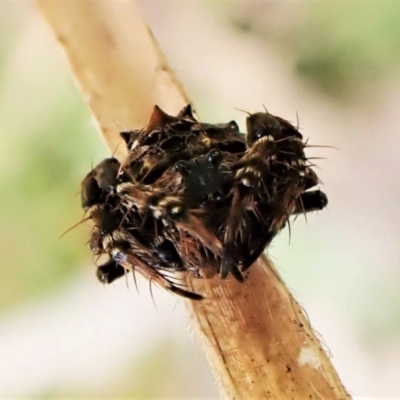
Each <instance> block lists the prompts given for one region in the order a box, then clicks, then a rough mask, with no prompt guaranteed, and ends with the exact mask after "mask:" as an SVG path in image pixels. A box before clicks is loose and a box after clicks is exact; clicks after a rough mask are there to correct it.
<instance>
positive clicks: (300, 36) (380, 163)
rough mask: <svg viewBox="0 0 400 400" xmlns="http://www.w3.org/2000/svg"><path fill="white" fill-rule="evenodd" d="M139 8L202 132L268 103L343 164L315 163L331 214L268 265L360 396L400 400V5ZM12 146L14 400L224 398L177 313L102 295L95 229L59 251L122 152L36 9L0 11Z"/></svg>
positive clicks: (160, 297) (8, 350)
mask: <svg viewBox="0 0 400 400" xmlns="http://www.w3.org/2000/svg"><path fill="white" fill-rule="evenodd" d="M140 5H141V7H142V9H143V13H144V14H145V16H146V18H147V19H148V21H149V24H150V26H151V27H152V29H153V31H154V33H155V35H156V37H157V39H158V40H159V41H160V43H161V47H162V48H163V50H164V52H165V53H166V55H167V58H168V59H169V61H170V63H171V64H172V66H173V68H174V70H175V72H176V74H177V75H178V77H179V78H180V79H182V81H183V83H184V85H185V87H186V89H187V91H188V93H189V95H190V97H191V98H192V99H193V101H194V104H195V106H196V108H197V110H198V111H199V113H200V115H201V116H202V117H203V119H208V120H210V121H212V122H222V121H229V120H231V119H232V118H233V119H235V120H237V122H238V123H239V124H240V125H241V126H242V128H243V129H244V119H245V115H244V114H243V113H240V112H238V111H236V110H235V108H240V109H246V110H249V111H252V112H254V111H259V110H262V105H263V104H264V105H266V107H267V108H268V110H270V111H271V112H272V113H273V114H277V115H280V116H282V117H284V118H287V119H289V120H292V121H296V113H298V115H299V118H300V126H301V128H303V129H302V132H303V133H304V134H305V135H306V137H307V136H308V135H309V136H310V142H312V143H314V144H326V145H333V146H337V147H339V148H340V150H339V151H333V150H326V149H313V151H312V153H313V154H312V155H316V156H322V157H327V160H326V161H321V162H320V163H319V164H320V166H321V168H322V170H321V171H319V175H320V176H321V177H322V180H323V181H324V184H325V185H324V187H323V190H324V191H326V193H327V194H328V196H329V198H330V204H329V207H328V208H329V211H324V212H323V213H319V215H313V216H310V217H309V218H308V223H307V224H306V223H305V221H304V220H302V219H301V218H299V219H298V221H296V223H295V224H293V227H292V238H291V243H290V245H289V239H288V234H287V232H283V233H282V234H281V235H280V236H279V237H278V239H277V240H276V241H275V242H274V243H273V245H272V246H271V249H270V251H269V254H270V255H271V257H272V259H273V260H274V261H275V262H276V264H277V266H278V267H279V268H280V271H281V273H282V275H283V277H284V279H285V280H286V281H287V282H288V284H289V286H290V287H291V288H292V289H293V291H294V292H295V294H296V296H297V298H298V299H299V300H300V302H301V303H302V304H303V305H304V307H305V309H306V310H307V311H308V313H309V315H310V318H311V321H312V323H313V326H315V328H316V329H317V331H319V332H320V333H321V335H322V336H323V337H324V339H325V342H326V343H327V345H328V347H329V348H330V350H331V352H332V353H333V356H334V359H333V360H334V364H335V365H336V366H337V368H338V372H339V374H340V375H341V377H342V380H343V382H344V384H345V385H346V386H347V387H348V388H349V390H350V391H351V392H352V393H353V394H354V395H358V396H371V397H372V396H375V397H376V398H383V397H384V396H399V398H400V383H399V380H398V376H399V375H400V367H399V365H400V283H399V282H400V268H399V260H400V246H399V239H400V234H399V225H400V224H399V222H400V221H399V211H398V200H399V198H400V191H399V175H400V170H399V166H400V163H399V157H398V154H399V151H400V140H399V134H398V131H399V126H400V114H399V111H398V104H399V100H400V94H399V93H400V91H399V90H400V73H399V72H400V69H399V65H400V3H398V2H395V1H393V2H384V3H372V2H365V3H364V2H324V1H322V2H305V1H298V2H283V3H278V2H269V1H257V2H255V1H250V2H246V1H233V0H232V1H220V2H212V1H191V0H186V1H174V2H173V1H164V2H155V1H148V2H145V1H141V2H140ZM119 130H120V127H119V126H118V121H116V126H115V133H116V134H118V131H119ZM0 134H1V146H0V152H1V157H2V160H3V168H2V169H1V171H0V193H2V195H1V196H0V202H1V203H0V204H1V206H0V226H1V230H0V246H1V247H0V248H1V254H3V256H5V257H3V263H2V268H1V271H2V273H1V279H0V397H5V396H14V397H15V396H23V397H25V398H26V397H38V398H57V397H60V396H64V397H65V396H67V397H75V396H100V395H101V396H106V397H110V398H112V397H115V396H127V397H131V398H179V397H181V398H217V391H216V388H215V387H214V382H213V378H212V376H211V374H210V372H209V371H208V367H207V365H206V362H205V360H204V356H203V354H202V351H201V349H200V348H199V345H198V344H197V342H196V340H193V341H191V339H189V336H190V335H188V334H187V332H186V325H187V321H186V316H185V312H184V309H183V307H182V305H181V304H179V305H177V304H178V303H179V301H178V300H177V299H175V298H172V297H171V296H170V295H168V294H165V293H162V292H159V293H158V292H157V293H156V302H157V305H159V303H161V307H159V309H158V310H156V309H155V307H154V306H153V304H152V302H151V300H150V299H149V296H148V293H147V292H148V290H147V285H146V284H144V283H143V282H142V283H141V287H140V289H141V292H140V296H138V295H137V294H136V292H135V290H134V289H132V287H131V288H130V289H128V290H127V289H126V283H125V282H120V283H117V284H115V285H112V286H111V287H107V288H105V289H103V288H102V287H101V286H100V285H99V284H97V283H96V282H95V278H94V267H93V266H91V265H90V264H91V256H90V253H89V250H88V249H87V248H86V247H85V246H84V243H85V242H86V241H87V235H88V227H87V226H86V227H85V226H84V225H83V226H81V227H79V228H76V229H75V230H73V231H72V232H71V233H69V234H68V235H66V236H65V237H63V238H62V239H61V240H59V239H58V237H59V236H60V234H61V233H62V232H63V231H64V230H66V229H67V228H68V227H69V226H71V225H72V224H74V223H75V222H77V221H79V220H80V219H81V218H82V215H83V213H82V211H81V209H80V206H79V197H78V196H77V194H78V192H79V185H80V181H81V179H82V177H83V176H84V175H85V174H86V173H87V171H88V170H89V169H90V168H91V165H92V164H96V163H98V162H99V161H100V160H101V159H102V158H105V157H107V156H108V155H109V150H108V149H107V148H106V146H105V145H104V143H103V141H102V139H101V138H100V136H99V135H98V133H97V132H96V130H95V127H94V125H93V123H92V121H91V118H90V115H89V112H88V109H87V107H86V106H85V104H84V102H83V100H82V97H81V95H80V93H79V92H78V90H77V89H76V88H75V86H74V84H73V82H72V79H71V77H70V75H69V71H68V68H67V63H66V60H65V59H64V57H63V54H62V52H61V51H60V49H59V48H58V46H57V44H56V43H55V40H54V38H53V37H52V33H51V32H50V30H49V29H48V27H47V26H46V24H45V23H44V21H43V20H42V18H41V16H40V14H39V12H38V10H37V9H36V8H35V4H34V3H33V2H30V1H23V0H21V1H18V2H14V1H12V0H9V1H7V0H4V1H2V2H0ZM131 286H132V285H131ZM188 366H190V368H189V367H188Z"/></svg>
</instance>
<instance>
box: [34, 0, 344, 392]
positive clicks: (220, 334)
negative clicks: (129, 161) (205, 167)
mask: <svg viewBox="0 0 400 400" xmlns="http://www.w3.org/2000/svg"><path fill="white" fill-rule="evenodd" d="M38 4H39V6H40V8H41V10H42V12H43V14H44V15H45V17H46V19H47V20H48V21H49V23H50V26H51V28H52V29H53V31H54V33H55V35H56V37H57V39H58V40H59V42H60V44H61V45H62V46H63V48H64V50H65V51H66V53H67V57H68V60H69V62H70V65H71V67H72V70H73V74H74V77H75V79H76V81H77V82H78V84H79V86H80V88H81V90H82V92H83V95H84V97H85V99H86V101H87V103H88V106H89V107H90V109H91V111H92V113H93V115H94V117H95V120H96V121H97V122H98V124H99V127H100V131H101V132H102V134H103V135H104V137H105V140H106V141H107V143H108V144H109V146H110V148H111V149H112V150H114V149H115V147H116V146H117V144H118V142H119V141H120V139H119V135H118V132H119V131H120V130H122V129H135V128H139V127H143V126H144V125H146V123H147V122H148V119H149V116H150V112H151V110H152V108H153V106H154V104H158V105H159V106H160V107H161V108H163V109H164V110H165V111H167V112H169V113H172V114H174V113H176V112H177V111H178V110H179V109H180V108H181V107H182V106H183V105H184V104H186V103H187V102H188V100H187V98H186V96H185V94H184V92H183V90H182V88H181V86H180V85H179V83H178V81H177V79H176V78H175V76H174V74H173V73H172V71H171V70H170V68H169V67H168V65H167V63H166V61H165V59H164V57H163V56H162V54H161V52H160V51H159V48H158V46H157V44H156V42H155V41H154V38H153V37H152V35H151V33H150V31H149V30H148V28H147V27H146V25H145V23H144V21H143V19H142V17H141V15H140V13H139V12H138V10H137V8H136V6H135V4H134V2H132V1H129V0H120V1H96V2H95V1H86V0H68V1H54V0H38ZM123 150H124V149H123V146H121V147H120V148H119V156H120V157H123V156H124V151H123ZM188 283H189V284H190V285H192V287H193V288H194V290H195V291H196V292H199V293H202V294H205V295H206V297H207V298H206V300H203V301H200V302H190V301H187V302H186V304H187V306H188V309H189V310H190V312H191V315H192V319H193V322H194V323H195V324H196V325H197V326H198V327H199V331H200V335H201V337H202V342H203V346H204V349H205V352H206V354H207V357H208V359H209V361H210V363H211V366H212V368H213V371H214V373H215V376H216V378H217V381H218V383H219V385H220V387H221V389H222V390H223V393H224V394H225V395H226V396H227V397H228V398H230V399H279V400H285V399H300V400H301V399H349V398H350V396H349V394H348V393H347V392H346V390H345V388H344V387H343V385H342V383H341V382H340V379H339V377H338V375H337V373H336V371H335V369H334V368H333V366H332V364H331V362H330V360H329V358H328V357H327V355H326V353H325V352H324V350H323V348H322V346H321V344H320V342H319V340H318V339H317V337H316V336H315V334H314V332H313V330H312V328H311V327H310V324H309V322H308V319H307V318H306V316H305V313H304V312H303V310H302V309H301V307H299V305H298V303H297V302H296V301H295V300H294V299H293V297H292V296H291V294H290V293H289V291H288V290H287V288H286V286H285V284H284V283H283V282H282V280H281V279H280V277H279V275H278V274H277V272H276V271H275V269H274V267H273V265H272V264H271V262H270V261H269V260H268V259H267V258H266V257H260V259H259V260H258V261H257V263H256V265H254V266H253V267H252V268H251V269H250V273H249V277H248V279H247V280H246V282H245V283H244V284H240V283H237V282H236V281H233V280H230V279H228V280H226V281H221V280H220V279H219V278H218V277H216V278H214V279H212V280H209V281H202V280H190V281H189V282H188Z"/></svg>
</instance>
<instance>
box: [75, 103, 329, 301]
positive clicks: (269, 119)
mask: <svg viewBox="0 0 400 400" xmlns="http://www.w3.org/2000/svg"><path fill="white" fill-rule="evenodd" d="M121 137H122V139H123V140H124V142H125V144H126V146H127V149H128V156H127V158H126V159H125V160H123V162H122V163H120V162H119V161H118V160H116V159H115V158H109V159H106V160H104V161H102V162H101V163H100V164H99V165H97V166H96V167H95V168H94V169H93V170H92V171H90V172H89V173H88V174H87V176H86V177H85V178H84V180H83V181H82V184H81V200H82V207H83V208H84V210H85V211H86V212H88V214H89V218H90V219H91V220H92V221H93V229H92V233H91V238H90V241H89V245H90V249H91V251H92V252H93V254H94V255H101V254H104V253H105V254H107V255H108V256H109V260H108V261H107V262H106V263H104V264H102V265H100V266H98V267H97V274H96V275H97V278H98V279H99V280H100V281H101V282H103V283H111V282H113V281H114V280H115V279H118V278H120V277H121V276H123V275H125V273H128V272H129V271H131V272H133V273H135V272H139V273H140V274H142V275H143V276H145V277H146V278H147V279H149V280H151V281H154V282H155V283H157V284H159V285H160V286H162V287H164V288H165V289H167V290H168V291H170V292H173V293H176V294H178V295H181V296H184V297H187V298H190V299H193V300H199V299H201V298H202V296H201V295H200V294H197V293H193V292H190V291H188V290H185V289H184V288H183V287H182V284H181V283H180V281H179V280H176V279H175V277H174V276H173V273H174V272H178V271H179V272H185V273H188V274H191V275H193V276H194V277H196V278H203V279H207V278H210V277H213V276H215V275H217V274H219V275H220V277H221V278H222V279H223V278H226V277H227V276H228V275H229V274H231V275H232V276H233V277H234V278H236V279H237V280H238V281H243V280H244V276H243V272H244V271H246V270H247V269H248V268H249V267H250V266H251V265H252V264H253V263H254V262H255V261H256V259H257V258H258V257H259V256H260V255H261V253H262V252H263V251H264V250H265V249H266V248H267V247H268V246H269V244H270V243H271V241H272V239H273V238H274V237H275V236H276V234H277V233H278V232H279V231H280V230H281V229H282V228H283V227H284V226H285V224H286V223H287V222H288V220H289V218H290V216H291V215H293V214H299V213H307V212H310V211H316V210H322V209H323V208H324V207H325V206H326V205H327V197H326V195H325V194H324V193H323V192H321V191H320V190H310V189H312V188H314V187H315V186H316V185H317V184H318V183H319V180H318V177H317V175H316V173H315V172H314V171H313V169H312V166H311V165H310V164H309V163H308V160H307V158H306V156H305V153H304V150H305V148H306V147H307V145H306V143H304V142H303V137H302V135H301V134H300V133H299V131H298V129H297V128H296V127H294V126H293V125H292V124H290V123H289V122H288V121H286V120H284V119H282V118H279V117H276V116H274V115H272V114H270V113H268V112H262V113H255V114H249V116H248V118H247V135H244V134H242V133H240V131H239V128H238V125H237V124H236V122H235V121H230V122H228V123H225V124H208V123H201V122H199V121H197V120H196V118H195V117H194V115H193V113H192V109H191V106H190V105H188V106H186V107H185V108H184V109H183V110H181V111H180V112H179V114H178V115H177V116H170V115H168V114H166V113H165V112H163V111H162V110H161V109H160V108H159V107H157V106H155V107H154V111H153V113H152V115H151V118H150V121H149V123H148V126H147V127H146V128H144V129H142V130H135V131H128V132H122V133H121Z"/></svg>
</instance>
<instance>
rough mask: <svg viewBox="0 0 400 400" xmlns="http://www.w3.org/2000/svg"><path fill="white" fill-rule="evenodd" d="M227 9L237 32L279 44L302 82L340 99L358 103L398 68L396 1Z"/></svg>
mask: <svg viewBox="0 0 400 400" xmlns="http://www.w3.org/2000/svg"><path fill="white" fill-rule="evenodd" d="M228 4H229V6H228ZM225 6H226V8H225V7H224V8H221V11H222V12H224V13H226V14H227V15H229V16H230V21H231V23H232V24H234V26H236V27H237V28H238V29H241V30H242V31H245V32H253V33H254V34H256V35H257V36H258V37H260V38H261V39H264V40H267V41H269V42H273V43H275V44H276V46H277V48H278V49H279V51H280V52H282V53H286V57H287V58H289V59H290V60H291V66H292V68H293V70H294V71H295V72H296V73H297V74H298V75H299V76H301V77H302V78H305V79H307V80H308V81H309V82H311V83H313V84H314V85H316V86H317V87H318V88H320V89H321V90H323V91H324V92H326V93H327V94H329V95H332V96H335V97H338V98H342V99H343V98H354V97H357V95H360V94H362V93H363V92H362V88H363V86H364V85H366V84H371V83H373V82H382V81H384V79H385V78H386V77H387V76H388V75H391V74H392V73H393V72H394V69H395V68H396V67H397V66H398V65H399V63H400V24H399V21H400V3H399V2H396V1H388V2H367V3H365V4H364V5H363V4H362V3H360V2H352V1H350V2H347V1H337V2H330V1H329V2H324V1H322V2H316V1H315V2H302V1H300V2H281V3H277V2H262V1H260V2H248V3H245V2H238V4H236V6H233V7H232V3H226V4H225ZM289 9H290V10H289ZM360 92H361V93H360Z"/></svg>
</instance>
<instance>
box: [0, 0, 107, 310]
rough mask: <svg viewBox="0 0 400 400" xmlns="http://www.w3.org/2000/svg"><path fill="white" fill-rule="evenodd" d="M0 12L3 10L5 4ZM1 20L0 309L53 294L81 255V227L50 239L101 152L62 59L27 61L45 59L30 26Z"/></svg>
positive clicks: (69, 214) (70, 214)
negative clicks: (45, 77)
mask: <svg viewBox="0 0 400 400" xmlns="http://www.w3.org/2000/svg"><path fill="white" fill-rule="evenodd" d="M1 8H3V9H4V10H3V11H4V12H7V3H5V4H4V3H3V4H2V5H1ZM3 15H4V14H3ZM2 21H4V24H3V23H2V24H0V31H6V32H7V35H0V38H1V39H0V134H1V137H2V146H1V150H0V154H1V156H2V160H3V162H2V171H1V172H0V177H1V179H0V192H1V193H2V196H1V200H0V226H1V230H0V251H1V254H2V266H3V267H2V273H1V280H0V309H1V308H4V307H9V306H11V305H12V304H14V303H15V302H20V301H21V300H25V299H26V298H27V297H30V296H36V295H38V294H44V293H46V292H47V291H49V290H55V289H56V288H57V287H58V286H59V285H60V284H61V283H62V282H64V281H65V280H66V279H67V278H68V277H70V276H71V275H72V274H73V273H74V271H76V268H77V267H78V266H79V264H80V262H79V261H83V260H84V258H85V254H86V257H87V253H86V252H84V247H83V246H82V243H83V242H84V240H85V239H84V236H83V235H82V234H81V233H83V232H85V230H84V229H81V230H79V229H77V230H75V231H74V233H72V234H70V235H69V236H66V237H65V238H63V239H61V240H58V237H59V236H60V234H61V233H62V232H63V231H64V230H65V229H66V228H68V227H69V226H71V225H72V224H73V223H74V222H77V221H79V219H81V218H82V214H83V213H82V212H81V210H80V207H79V197H77V196H76V195H77V194H78V192H79V181H80V177H81V176H83V174H84V173H85V171H87V170H89V169H90V162H91V161H92V160H93V157H95V158H96V159H94V160H93V161H97V159H99V158H100V153H101V151H100V149H101V147H102V145H101V141H100V140H99V138H98V136H96V134H95V132H94V127H93V125H92V124H91V123H90V120H89V113H88V110H87V109H86V107H85V106H84V104H83V102H82V99H81V96H80V94H79V93H78V91H77V90H75V88H74V87H73V86H72V85H71V81H70V79H69V78H68V77H67V75H66V73H65V68H66V65H65V63H64V62H63V60H62V58H61V57H60V58H59V59H60V60H59V62H58V63H56V64H54V60H53V59H47V58H46V57H45V56H44V57H43V58H39V57H34V56H33V55H32V54H31V51H35V52H41V51H43V50H44V54H45V49H41V48H39V47H37V48H35V42H34V41H32V40H31V38H30V37H29V35H35V27H34V26H32V27H31V28H29V25H28V27H27V28H25V29H22V26H23V24H24V19H23V18H22V20H18V19H14V20H13V19H11V21H12V23H11V22H6V21H5V20H2ZM28 21H29V20H28ZM5 37H7V38H8V40H7V41H6V40H5V39H4V38H5ZM54 49H56V47H54ZM60 56H61V54H60ZM60 66H61V67H62V68H60ZM42 74H47V76H48V79H47V80H45V81H43V79H42V76H43V75H42ZM104 153H105V148H104V147H103V152H102V154H104Z"/></svg>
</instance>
